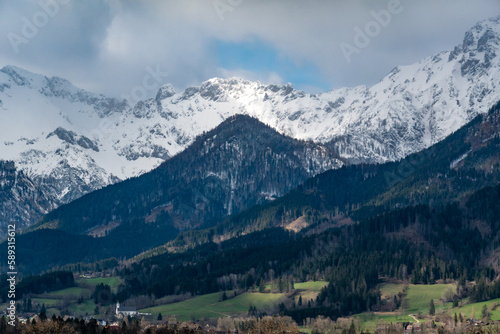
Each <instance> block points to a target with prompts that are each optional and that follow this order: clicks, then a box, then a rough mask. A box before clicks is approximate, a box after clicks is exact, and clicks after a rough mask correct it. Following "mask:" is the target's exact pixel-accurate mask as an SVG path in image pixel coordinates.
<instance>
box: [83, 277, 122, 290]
mask: <svg viewBox="0 0 500 334" xmlns="http://www.w3.org/2000/svg"><path fill="white" fill-rule="evenodd" d="M121 282H122V279H121V278H120V277H99V278H80V279H78V280H77V281H76V283H77V284H88V285H91V286H96V285H98V284H101V283H104V284H106V285H109V286H110V287H111V288H117V287H118V285H120V283H121Z"/></svg>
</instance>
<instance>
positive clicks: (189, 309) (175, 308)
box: [140, 292, 284, 321]
mask: <svg viewBox="0 0 500 334" xmlns="http://www.w3.org/2000/svg"><path fill="white" fill-rule="evenodd" d="M231 294H232V292H229V293H228V295H231ZM220 296H221V294H220V293H212V294H208V295H203V296H198V297H194V298H192V299H188V300H185V301H183V302H178V303H173V304H168V305H160V306H155V307H152V308H147V309H144V310H141V311H140V312H148V313H152V314H153V315H157V314H158V313H161V314H162V316H163V317H165V316H168V315H170V316H173V315H174V316H177V319H178V320H180V321H188V320H192V319H202V318H205V319H208V318H218V317H221V316H228V315H239V314H247V312H248V309H249V308H250V306H255V307H256V308H257V309H258V310H263V309H266V308H271V307H273V305H274V304H275V303H278V302H280V301H281V300H282V299H283V298H284V294H281V293H277V294H270V293H256V292H255V293H250V292H247V293H243V294H241V295H238V296H236V297H234V298H230V299H227V300H225V301H220V302H219V299H220Z"/></svg>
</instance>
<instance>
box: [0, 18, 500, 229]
mask: <svg viewBox="0 0 500 334" xmlns="http://www.w3.org/2000/svg"><path fill="white" fill-rule="evenodd" d="M499 54H500V17H497V18H493V19H490V20H486V21H483V22H480V23H478V24H477V25H476V26H474V27H473V28H472V29H471V30H470V31H468V32H467V33H466V34H465V37H464V41H463V43H462V44H461V45H459V46H457V47H456V48H455V49H454V50H453V51H449V52H441V53H439V54H437V55H434V56H432V57H429V58H426V59H424V60H422V61H420V62H419V63H416V64H413V65H409V66H398V67H396V68H395V69H394V70H393V71H391V73H389V74H388V75H387V76H386V77H385V78H383V79H382V80H381V81H380V82H379V83H378V84H376V85H374V86H372V87H364V86H360V87H354V88H342V89H338V90H332V91H330V92H327V93H324V94H317V95H313V94H306V93H305V92H302V91H296V90H294V89H293V87H292V86H291V85H290V84H288V85H284V86H276V85H262V84H260V83H258V82H249V81H246V80H242V79H237V78H233V79H211V80H209V81H207V82H204V83H203V84H201V86H199V87H191V88H188V89H186V90H185V91H183V92H180V93H177V92H175V90H174V89H173V87H172V86H171V85H166V86H164V87H162V88H161V89H160V90H159V91H158V93H157V95H156V97H155V98H153V99H149V100H145V101H140V102H138V103H137V104H135V105H133V106H130V105H129V104H128V103H127V102H126V101H124V100H117V99H113V98H107V97H105V96H102V95H97V94H92V93H89V92H86V91H84V90H81V89H78V88H76V87H74V86H73V85H71V83H69V82H68V81H66V80H64V79H61V78H47V77H45V76H41V75H37V74H33V73H30V72H27V71H25V70H22V69H19V68H16V67H12V66H7V67H4V68H3V69H1V70H0V117H1V119H2V122H1V124H0V159H2V160H5V161H13V162H15V166H16V169H18V170H21V171H23V175H25V176H26V177H29V178H30V179H31V180H32V182H33V183H34V185H35V186H36V187H39V189H40V191H42V190H43V191H44V192H45V193H46V194H47V196H48V197H49V198H51V203H53V205H57V203H67V202H69V201H71V200H73V199H75V198H78V197H80V196H82V195H83V194H85V193H88V192H90V191H92V190H95V189H99V188H102V187H104V186H106V185H109V184H112V183H114V182H116V181H118V180H124V179H127V178H130V177H133V176H137V175H141V174H143V173H145V172H147V171H150V170H152V169H153V168H155V167H157V166H159V165H160V164H161V163H162V162H163V161H164V160H165V159H168V158H169V157H172V156H173V155H175V154H178V153H179V152H181V151H182V150H184V149H185V148H186V147H187V146H188V145H189V144H191V143H193V142H194V140H195V138H196V136H198V135H200V134H201V133H203V132H204V131H209V130H210V129H213V128H215V127H216V126H217V125H219V124H220V123H221V122H223V121H224V120H226V119H228V118H229V117H231V116H233V115H236V114H245V115H249V116H253V117H255V118H257V119H259V120H260V121H262V122H264V123H265V124H267V125H269V126H271V127H272V128H274V129H276V130H277V131H278V132H280V133H282V134H285V135H288V136H290V137H293V138H296V139H304V140H313V141H316V142H319V143H323V144H325V145H326V146H328V147H329V148H330V149H331V150H333V151H334V152H335V153H336V154H337V155H339V156H340V157H341V158H343V159H345V160H347V161H349V162H353V163H357V162H384V161H389V160H397V159H400V158H402V157H405V156H407V155H408V154H410V153H413V152H416V151H419V150H422V149H423V148H426V147H429V146H430V145H432V144H434V143H436V142H438V141H440V140H442V139H443V138H444V137H446V136H447V135H448V134H450V133H452V132H453V131H456V130H457V129H459V128H460V127H461V126H462V125H464V124H466V123H467V122H468V121H469V120H471V119H472V118H473V117H474V116H476V115H477V114H478V113H485V112H486V111H487V110H488V109H489V108H490V107H491V106H492V105H493V104H494V103H495V102H496V101H497V100H498V99H499V96H500V86H499V82H500V80H499V79H500V57H499ZM12 200H13V199H12ZM13 201H14V200H13ZM12 203H14V202H12ZM49 207H50V206H49ZM14 216H15V215H14V214H13V213H12V214H11V213H10V212H9V213H6V214H5V215H4V218H2V219H4V221H2V222H1V224H6V223H7V222H8V220H9V219H11V218H12V219H13V217H14ZM39 218H40V215H39V214H38V213H37V211H36V210H34V211H33V214H32V215H31V214H29V213H27V214H26V215H25V218H24V224H26V225H29V224H31V223H33V222H35V221H37V220H38V219H39Z"/></svg>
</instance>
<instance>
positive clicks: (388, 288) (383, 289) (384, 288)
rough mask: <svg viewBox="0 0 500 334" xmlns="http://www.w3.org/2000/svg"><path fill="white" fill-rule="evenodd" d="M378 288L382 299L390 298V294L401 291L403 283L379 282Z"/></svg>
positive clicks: (394, 294)
mask: <svg viewBox="0 0 500 334" xmlns="http://www.w3.org/2000/svg"><path fill="white" fill-rule="evenodd" d="M379 289H380V294H381V297H382V299H386V298H391V297H392V296H396V295H397V294H398V293H400V292H403V289H404V284H394V283H388V284H381V285H380V286H379Z"/></svg>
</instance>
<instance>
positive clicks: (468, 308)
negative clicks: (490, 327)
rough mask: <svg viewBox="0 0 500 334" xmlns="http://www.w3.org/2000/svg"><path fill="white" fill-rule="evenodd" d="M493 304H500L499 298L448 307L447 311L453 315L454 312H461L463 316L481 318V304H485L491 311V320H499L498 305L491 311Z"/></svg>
mask: <svg viewBox="0 0 500 334" xmlns="http://www.w3.org/2000/svg"><path fill="white" fill-rule="evenodd" d="M493 304H498V305H500V298H497V299H492V300H488V301H485V302H480V303H473V304H467V305H464V306H463V307H455V308H450V309H449V310H448V311H447V313H448V314H450V315H451V316H453V315H454V314H455V313H457V314H459V313H462V316H463V317H464V318H475V319H481V311H482V309H483V305H486V307H487V308H488V310H490V312H491V320H500V307H498V308H496V309H495V310H493V311H492V307H493Z"/></svg>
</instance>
